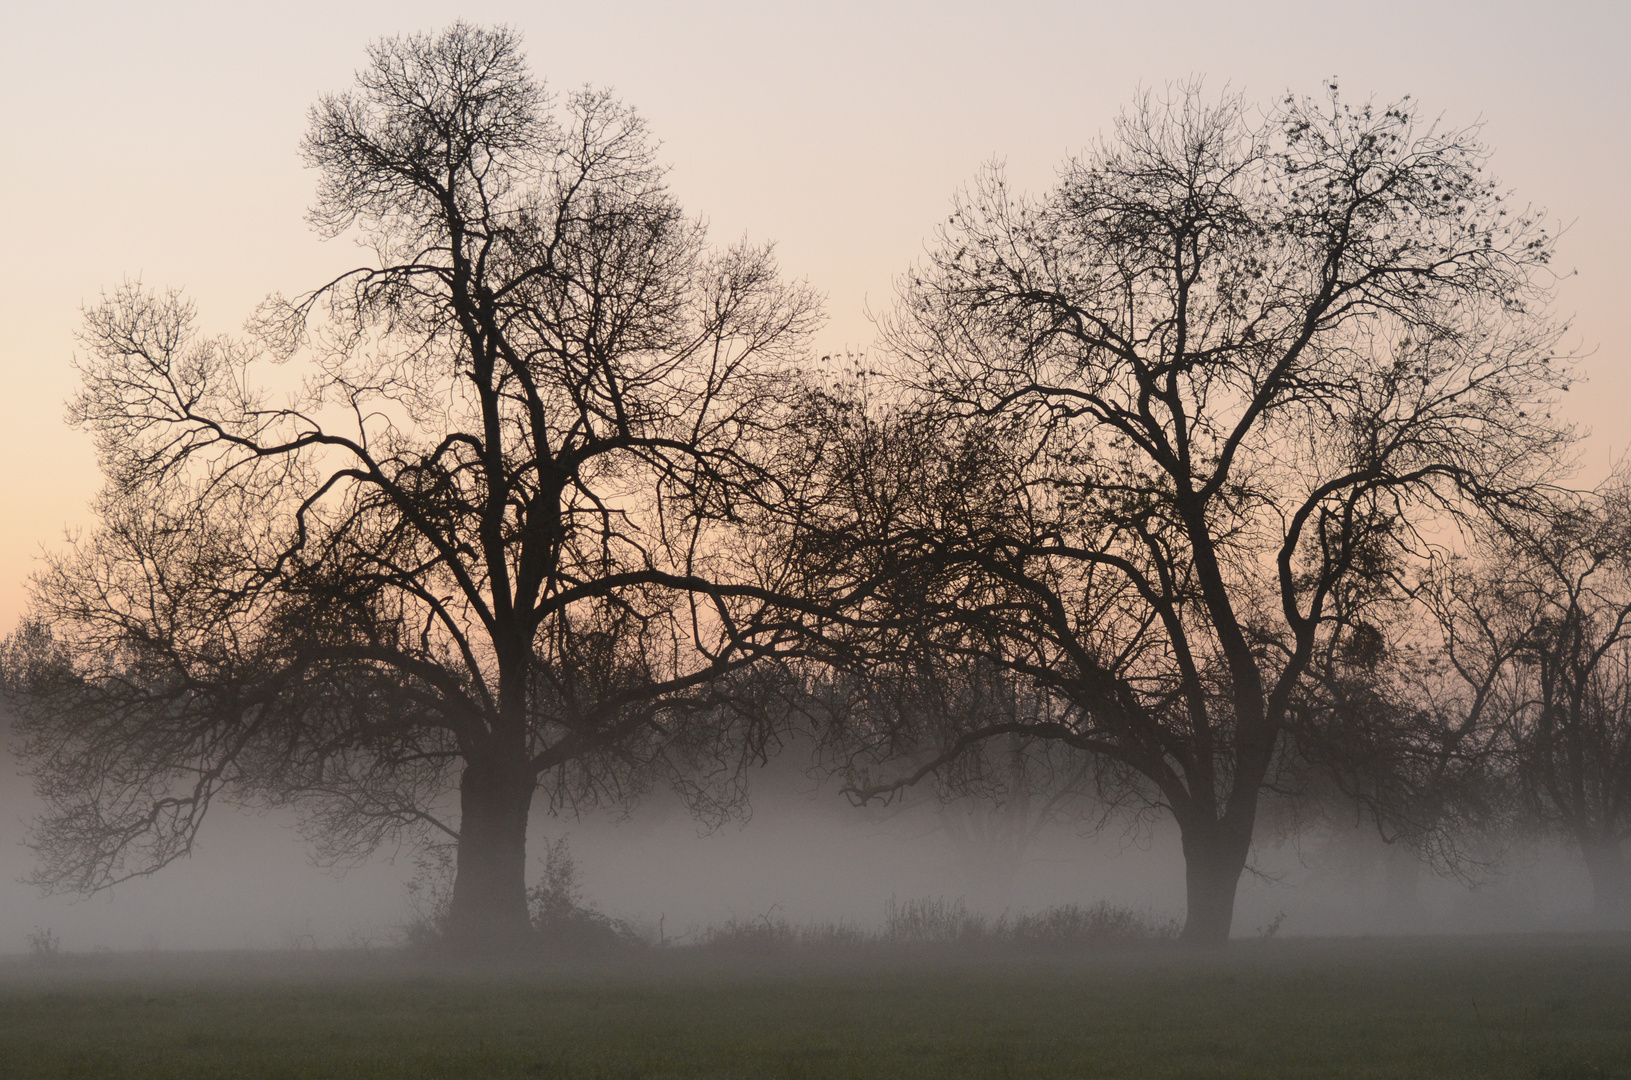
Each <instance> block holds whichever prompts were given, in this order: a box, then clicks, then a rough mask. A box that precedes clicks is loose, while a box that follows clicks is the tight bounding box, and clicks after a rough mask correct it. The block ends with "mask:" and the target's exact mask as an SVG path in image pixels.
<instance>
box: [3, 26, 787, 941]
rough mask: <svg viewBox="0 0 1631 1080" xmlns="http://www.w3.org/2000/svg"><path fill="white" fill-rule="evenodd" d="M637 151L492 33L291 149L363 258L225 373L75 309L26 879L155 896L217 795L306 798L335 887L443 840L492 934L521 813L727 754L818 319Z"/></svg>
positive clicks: (511, 923)
mask: <svg viewBox="0 0 1631 1080" xmlns="http://www.w3.org/2000/svg"><path fill="white" fill-rule="evenodd" d="M654 146H655V144H654V142H653V140H652V138H651V137H650V135H649V134H648V132H647V129H646V126H645V124H644V123H643V121H642V120H641V119H640V117H639V116H638V115H636V114H635V113H634V112H633V111H631V110H630V109H629V108H627V107H626V106H624V105H622V104H619V103H618V102H617V101H616V100H614V99H613V98H611V97H610V96H608V95H607V94H605V93H602V92H599V91H594V90H582V91H577V92H573V93H570V94H567V95H564V97H561V98H559V99H556V98H553V97H551V96H550V95H549V94H547V93H546V92H545V90H544V88H543V87H542V86H541V85H540V84H539V83H537V82H536V81H535V80H534V79H533V77H532V76H531V75H530V74H529V72H528V70H527V67H526V64H525V61H524V58H523V55H522V53H521V51H520V48H519V43H518V39H517V37H516V35H515V34H513V33H511V32H509V31H507V30H504V29H496V30H489V29H481V28H476V27H473V26H470V25H466V24H462V23H461V24H455V25H454V26H453V27H451V28H450V29H448V30H447V31H445V32H442V33H439V34H436V35H434V36H412V37H401V38H392V39H387V40H383V41H380V42H378V43H376V44H375V45H373V46H372V47H371V49H370V51H369V55H368V63H367V65H366V66H365V67H364V68H363V69H362V70H361V71H360V72H359V73H358V76H357V84H356V86H355V87H354V88H353V89H351V90H350V91H348V92H345V93H341V94H337V95H333V96H330V97H325V98H323V99H322V100H321V101H320V102H319V103H318V104H317V105H316V106H315V107H314V108H313V110H312V112H311V117H310V128H309V131H308V134H307V135H306V138H305V141H304V143H303V151H304V155H305V159H306V161H307V162H308V164H309V165H310V166H311V167H312V168H314V169H315V170H316V172H317V174H318V177H319V195H318V199H317V202H316V204H315V206H314V208H313V210H312V212H311V220H312V222H313V223H314V224H315V226H316V227H317V229H318V231H319V232H320V233H322V234H323V235H324V236H327V237H341V236H350V237H355V238H357V239H358V240H359V241H360V242H361V244H362V246H363V247H364V249H365V250H368V251H370V252H371V253H372V254H371V257H370V258H369V259H368V261H367V262H366V263H365V264H364V265H362V266H359V267H358V268H357V269H354V270H352V271H349V272H347V273H345V274H342V275H340V276H339V277H337V278H336V279H334V280H332V281H330V282H328V283H327V284H324V285H322V286H321V287H320V288H317V289H316V290H314V291H313V292H311V293H309V294H307V295H304V296H302V297H300V298H298V299H296V300H294V301H283V300H279V299H274V300H272V301H269V302H268V303H267V304H266V305H265V306H264V307H263V308H262V309H261V310H260V311H259V312H258V313H257V316H256V317H255V319H254V320H252V322H251V326H250V330H251V333H250V334H249V336H248V337H247V338H245V339H244V340H241V341H239V340H230V339H227V338H218V337H209V336H206V335H204V334H203V333H202V332H201V331H200V330H199V329H198V327H197V323H196V320H195V318H194V313H193V310H192V308H191V307H190V306H189V304H188V303H187V302H186V301H185V300H183V299H182V298H181V297H180V296H179V295H177V294H174V293H154V292H151V291H147V290H144V289H143V288H141V287H140V286H137V285H127V286H125V287H122V288H120V289H118V290H117V291H115V292H114V293H113V294H112V295H111V296H109V297H108V298H106V299H105V301H104V302H103V303H101V304H99V305H97V306H96V307H94V308H93V309H91V310H90V311H89V312H88V314H87V317H86V321H85V327H84V331H83V343H84V352H83V355H82V360H81V368H82V373H83V379H84V388H83V390H82V391H81V392H80V394H79V395H78V397H76V398H75V400H74V402H73V405H72V411H73V416H74V419H75V420H76V421H77V422H78V423H79V424H81V425H82V426H84V427H86V428H88V429H90V430H91V431H92V432H94V434H95V436H96V440H97V446H98V450H99V452H100V456H101V462H102V467H103V469H104V471H105V473H106V474H107V478H108V481H107V487H106V489H105V491H104V493H103V495H102V496H101V500H100V502H99V504H98V511H99V513H100V515H101V519H102V524H101V526H100V527H99V528H98V529H97V530H96V531H94V532H93V533H92V534H91V535H89V536H88V537H87V538H85V539H84V540H83V541H81V542H80V543H79V544H77V545H76V546H75V547H74V549H73V550H72V551H70V552H69V553H67V554H65V555H63V556H61V557H59V558H55V559H53V560H52V561H51V562H50V563H49V565H48V567H47V568H46V569H45V570H44V572H43V573H42V574H40V575H39V576H38V579H37V585H36V591H35V599H34V606H33V609H32V618H31V621H30V622H29V623H28V624H27V625H26V626H25V627H24V629H23V630H21V631H19V632H18V633H17V634H15V635H13V637H12V639H11V640H10V643H9V647H8V656H7V672H8V685H9V688H10V689H11V691H12V692H13V699H14V701H16V703H17V705H18V708H19V710H20V712H21V715H22V720H21V727H22V733H23V736H24V751H25V757H26V759H27V762H28V766H29V768H30V769H31V771H32V772H33V774H34V776H35V777H36V780H37V783H38V785H39V789H40V791H41V792H42V794H43V795H44V796H45V798H46V803H47V810H46V813H45V816H44V818H43V819H42V821H41V822H40V823H39V827H38V829H37V831H36V834H35V841H36V846H37V850H38V852H39V854H40V856H41V860H42V861H41V864H40V872H39V878H40V880H41V881H42V882H43V883H45V884H47V885H50V886H56V887H63V888H71V889H79V890H89V889H96V888H100V887H103V886H105V885H108V884H110V883H112V882H115V881H118V880H120V879H121V878H123V877H127V876H129V875H131V874H141V873H148V872H151V871H152V870H154V869H156V868H158V867H160V866H162V865H164V864H165V863H167V862H169V861H171V860H172V859H174V858H176V857H178V856H180V855H182V854H184V853H186V852H187V851H188V850H190V847H191V845H192V842H193V838H194V836H195V833H196V830H197V828H198V825H199V822H200V821H201V819H202V818H203V815H204V812H205V810H206V808H207V807H208V805H209V804H210V802H211V800H212V799H215V798H217V797H221V798H237V799H242V800H249V801H259V802H298V803H299V804H300V805H301V806H303V807H305V808H306V809H307V810H308V811H309V813H308V818H307V820H308V822H309V823H310V825H311V827H312V828H313V830H314V831H315V833H316V834H317V835H318V837H319V838H320V839H321V840H322V841H323V843H324V845H325V847H324V850H325V851H326V852H327V853H328V854H330V855H333V856H336V857H352V856H356V855H358V854H361V853H363V852H366V851H368V850H371V849H373V848H374V847H375V846H376V845H378V844H379V843H381V842H385V841H388V840H391V839H393V838H399V837H401V836H403V835H404V833H405V831H406V832H407V833H414V832H416V831H424V830H428V831H429V832H430V833H431V834H443V835H445V836H446V837H448V838H450V839H452V840H456V842H457V860H456V875H457V876H456V880H455V883H454V886H453V891H452V900H451V911H450V923H449V928H450V932H451V934H452V935H453V937H454V938H455V939H456V940H458V941H459V942H461V943H463V944H466V945H482V944H487V943H493V942H503V941H508V940H512V939H514V938H516V937H518V936H519V935H521V934H523V933H524V932H525V928H526V926H527V910H526V900H525V883H524V880H523V879H524V875H525V866H526V864H525V840H526V829H527V819H528V813H529V808H530V807H531V805H532V803H533V797H534V793H535V791H536V790H537V789H539V787H540V785H544V786H545V787H546V788H547V790H548V791H549V793H550V795H551V798H552V799H554V800H555V801H556V802H557V803H560V802H571V801H580V800H585V799H594V798H598V797H602V796H606V795H611V796H613V797H616V796H618V795H619V794H621V789H620V785H622V784H625V783H638V782H639V773H640V770H641V769H642V768H644V767H647V766H651V765H653V764H654V763H656V762H659V761H660V760H663V759H664V756H665V755H671V754H672V753H675V752H679V753H700V752H702V751H705V750H708V749H709V748H710V747H712V748H715V749H718V748H720V747H719V746H718V744H719V743H720V741H721V739H722V738H723V736H722V735H721V732H722V731H723V730H724V729H725V728H729V727H730V724H731V720H732V717H739V716H740V715H741V711H740V709H739V708H738V704H737V703H739V702H740V700H742V696H741V695H739V694H737V693H736V692H735V690H734V689H733V684H735V683H740V681H741V680H743V679H744V678H747V677H749V673H748V669H749V666H750V665H752V664H753V663H754V661H755V660H756V659H758V658H760V657H762V656H764V655H766V654H767V653H769V652H773V651H775V650H776V649H777V648H778V647H779V644H780V643H781V642H782V641H784V640H785V637H786V634H785V628H784V627H782V626H781V624H779V623H777V622H776V621H775V616H774V611H773V609H772V608H770V607H769V606H767V605H766V604H765V603H764V602H763V601H762V600H761V599H757V598H756V597H762V596H764V595H765V593H764V590H763V589H761V588H759V587H758V586H761V585H763V584H764V581H763V580H762V579H761V578H755V577H754V576H753V575H752V574H751V573H750V567H749V561H750V560H749V558H748V556H749V554H750V548H749V546H748V545H747V544H746V542H745V541H743V542H738V540H739V538H738V537H737V533H736V530H737V528H738V525H739V522H740V520H741V518H742V516H743V514H744V513H745V512H746V510H747V508H748V507H750V506H752V505H754V504H755V503H765V502H773V501H774V500H775V498H776V497H777V492H778V488H777V486H776V483H775V478H774V477H773V476H772V475H770V474H769V473H768V472H767V471H766V470H765V467H764V464H765V459H766V457H767V455H766V453H765V452H764V451H763V449H762V447H763V444H764V442H765V441H766V436H767V435H768V434H769V433H770V432H772V431H773V429H774V428H775V426H776V425H777V424H778V423H780V422H781V417H782V407H781V405H780V404H779V397H778V395H779V393H780V391H781V390H782V389H783V388H785V387H786V386H787V385H789V383H788V382H787V380H786V375H787V371H786V365H787V364H788V362H789V361H790V360H791V359H792V358H793V357H795V356H797V355H799V354H800V352H801V350H802V349H803V347H804V344H805V341H806V337H807V334H808V332H809V331H810V330H811V329H812V327H813V325H814V323H815V320H816V319H817V316H818V304H817V300H816V298H815V297H814V296H813V295H812V294H811V293H810V292H809V291H808V290H807V289H805V288H803V287H800V286H791V285H787V284H784V283H783V282H782V281H781V280H780V279H779V278H778V275H777V271H776V268H775V266H774V264H773V261H772V258H771V253H770V250H769V249H768V248H767V247H755V246H750V245H746V244H738V245H736V246H733V247H730V248H728V249H723V250H720V249H715V248H712V247H710V246H709V245H708V243H707V240H706V238H705V235H704V228H703V225H702V224H701V223H700V222H699V221H698V220H696V219H693V218H689V217H687V216H686V215H685V213H684V212H683V211H682V209H681V208H680V206H679V205H678V204H677V203H676V202H675V199H674V197H673V196H672V194H671V193H670V191H669V190H668V188H667V187H666V185H665V181H664V172H663V169H662V168H661V167H660V166H659V165H658V164H657V162H656V160H655V158H654ZM268 363H271V364H273V365H274V366H272V367H270V368H268V367H267V364H268ZM278 364H281V365H284V366H282V367H277V366H275V365H278ZM454 790H456V792H457V798H456V805H450V803H449V800H448V798H447V795H448V793H449V792H451V791H454Z"/></svg>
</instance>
